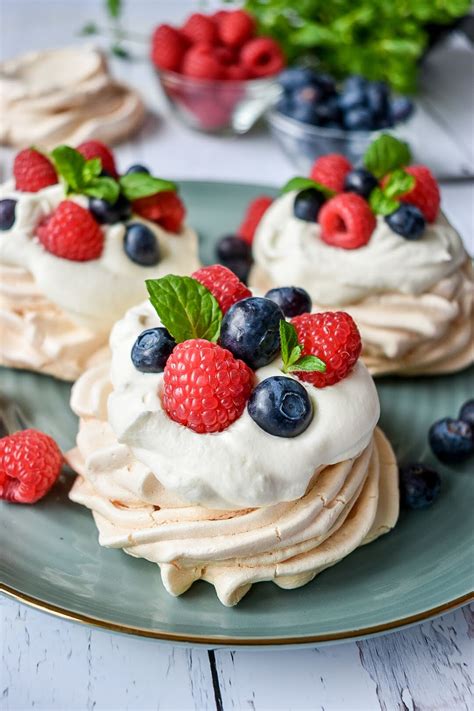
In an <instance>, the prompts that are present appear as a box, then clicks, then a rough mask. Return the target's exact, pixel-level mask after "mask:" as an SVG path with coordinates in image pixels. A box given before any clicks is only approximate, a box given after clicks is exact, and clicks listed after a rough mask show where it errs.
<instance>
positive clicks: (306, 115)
mask: <svg viewBox="0 0 474 711" xmlns="http://www.w3.org/2000/svg"><path fill="white" fill-rule="evenodd" d="M289 115H290V117H291V118H292V119H295V121H301V122H302V123H310V124H312V125H313V126H314V125H315V124H317V123H318V115H317V113H316V111H315V108H314V106H311V104H300V105H299V106H293V107H292V109H291V113H290V114H289Z"/></svg>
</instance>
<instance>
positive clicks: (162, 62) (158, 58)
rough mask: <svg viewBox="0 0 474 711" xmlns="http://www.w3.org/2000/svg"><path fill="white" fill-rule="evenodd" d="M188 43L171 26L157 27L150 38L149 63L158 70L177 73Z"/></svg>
mask: <svg viewBox="0 0 474 711" xmlns="http://www.w3.org/2000/svg"><path fill="white" fill-rule="evenodd" d="M187 48H188V42H187V40H186V39H185V37H184V36H183V35H182V34H181V32H180V31H179V30H177V29H175V28H174V27H171V25H159V26H158V27H156V29H155V30H154V32H153V35H152V37H151V61H152V62H153V64H154V65H155V67H158V69H168V70H171V71H174V72H178V71H179V69H180V67H181V62H182V61H183V57H184V53H185V52H186V49H187Z"/></svg>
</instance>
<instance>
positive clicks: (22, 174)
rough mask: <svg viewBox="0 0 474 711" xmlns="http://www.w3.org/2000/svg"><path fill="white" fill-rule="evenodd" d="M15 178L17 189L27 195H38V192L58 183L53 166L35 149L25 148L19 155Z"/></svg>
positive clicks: (17, 156)
mask: <svg viewBox="0 0 474 711" xmlns="http://www.w3.org/2000/svg"><path fill="white" fill-rule="evenodd" d="M13 176H14V178H15V187H16V189H17V190H22V191H23V192H25V193H37V192H38V190H42V189H43V188H47V187H48V185H55V184H56V183H57V182H58V176H57V175H56V171H55V170H54V167H53V164H52V163H51V162H50V161H49V160H48V158H46V156H44V155H43V154H42V153H40V152H39V151H35V149H34V148H25V149H24V150H23V151H20V152H19V153H17V155H16V157H15V161H14V163H13Z"/></svg>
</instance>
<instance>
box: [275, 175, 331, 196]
mask: <svg viewBox="0 0 474 711" xmlns="http://www.w3.org/2000/svg"><path fill="white" fill-rule="evenodd" d="M307 188H316V190H319V192H320V193H322V194H323V195H324V196H325V197H326V198H331V197H333V196H334V195H335V194H336V193H335V191H334V190H331V189H330V188H327V187H326V186H325V185H322V183H318V182H317V181H316V180H311V178H302V177H296V178H291V180H289V181H288V182H287V183H286V185H284V186H283V187H282V189H281V191H280V192H282V193H289V192H290V191H291V190H306V189H307Z"/></svg>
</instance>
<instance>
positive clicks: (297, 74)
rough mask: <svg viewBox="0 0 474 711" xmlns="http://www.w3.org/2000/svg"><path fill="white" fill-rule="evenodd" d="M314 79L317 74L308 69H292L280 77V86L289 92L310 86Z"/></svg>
mask: <svg viewBox="0 0 474 711" xmlns="http://www.w3.org/2000/svg"><path fill="white" fill-rule="evenodd" d="M314 79H315V74H314V72H313V70H312V69H308V67H290V68H289V69H285V70H284V71H283V72H282V73H281V74H280V76H279V77H278V81H279V82H280V85H281V86H282V87H283V89H285V91H288V92H289V91H294V90H295V89H299V88H300V87H301V86H305V85H306V84H310V83H311V82H312V81H314Z"/></svg>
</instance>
